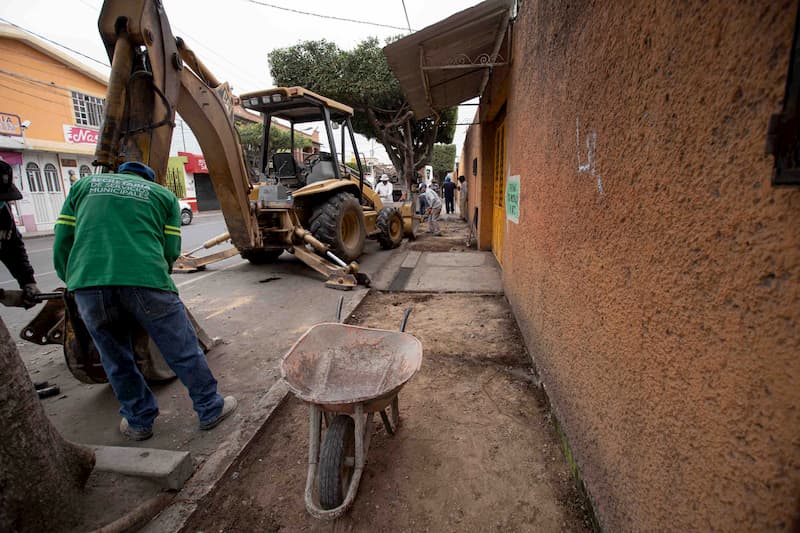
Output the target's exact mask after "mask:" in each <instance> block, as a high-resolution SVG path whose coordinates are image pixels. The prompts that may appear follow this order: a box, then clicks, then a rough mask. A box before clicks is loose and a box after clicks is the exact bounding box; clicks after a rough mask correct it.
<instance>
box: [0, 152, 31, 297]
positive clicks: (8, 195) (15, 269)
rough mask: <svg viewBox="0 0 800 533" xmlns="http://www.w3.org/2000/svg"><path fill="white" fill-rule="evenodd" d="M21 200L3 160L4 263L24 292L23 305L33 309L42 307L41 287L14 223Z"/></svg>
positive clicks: (0, 248)
mask: <svg viewBox="0 0 800 533" xmlns="http://www.w3.org/2000/svg"><path fill="white" fill-rule="evenodd" d="M21 199H22V193H21V192H20V191H19V189H18V188H17V186H16V185H14V173H13V170H12V169H11V165H9V164H8V163H6V162H5V161H3V160H0V261H2V262H3V264H4V265H5V266H6V268H7V269H8V271H9V272H10V273H11V275H12V276H13V277H14V279H15V280H17V283H19V288H20V289H22V297H23V300H22V301H23V303H24V305H25V308H26V309H30V308H31V307H33V306H34V305H36V304H37V303H38V302H36V300H34V297H35V296H36V295H37V294H39V287H37V286H36V279H35V278H34V276H33V267H31V263H30V261H29V260H28V252H27V251H26V250H25V243H23V242H22V235H20V233H19V230H18V229H17V224H16V223H15V222H14V214H13V213H12V212H11V204H9V202H13V201H16V200H21Z"/></svg>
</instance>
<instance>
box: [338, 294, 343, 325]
mask: <svg viewBox="0 0 800 533" xmlns="http://www.w3.org/2000/svg"><path fill="white" fill-rule="evenodd" d="M342 307H344V296H339V301H338V302H337V303H336V322H338V323H340V324H341V323H342Z"/></svg>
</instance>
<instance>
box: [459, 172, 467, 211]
mask: <svg viewBox="0 0 800 533" xmlns="http://www.w3.org/2000/svg"><path fill="white" fill-rule="evenodd" d="M458 209H459V211H461V218H463V219H464V220H466V221H467V222H469V218H468V217H467V179H466V178H465V177H464V176H459V177H458Z"/></svg>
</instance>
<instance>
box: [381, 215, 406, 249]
mask: <svg viewBox="0 0 800 533" xmlns="http://www.w3.org/2000/svg"><path fill="white" fill-rule="evenodd" d="M375 225H376V226H378V229H379V230H380V233H378V244H380V245H381V248H383V249H384V250H391V249H392V248H397V247H398V246H400V243H401V242H403V215H402V213H400V210H399V209H397V208H396V207H384V208H383V209H381V210H380V212H379V213H378V219H377V220H376V221H375Z"/></svg>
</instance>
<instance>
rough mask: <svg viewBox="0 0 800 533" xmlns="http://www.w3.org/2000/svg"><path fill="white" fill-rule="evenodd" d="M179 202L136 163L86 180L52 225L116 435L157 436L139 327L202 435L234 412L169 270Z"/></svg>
mask: <svg viewBox="0 0 800 533" xmlns="http://www.w3.org/2000/svg"><path fill="white" fill-rule="evenodd" d="M180 232H181V216H180V208H179V206H178V199H177V198H176V197H175V195H174V194H173V193H172V192H170V191H169V190H168V189H166V188H165V187H162V186H161V185H158V184H156V183H155V172H153V170H152V169H151V168H150V167H148V166H147V165H145V164H143V163H139V162H128V163H123V164H122V165H120V167H119V173H115V174H95V175H91V176H86V177H84V178H82V179H80V180H78V181H77V182H75V184H74V185H73V186H72V187H71V188H70V191H69V195H68V196H67V199H66V201H65V202H64V207H63V208H62V209H61V214H60V215H59V217H58V220H57V221H56V227H55V242H54V243H53V262H54V264H55V270H56V273H57V274H58V277H59V278H61V279H62V280H64V281H65V282H66V284H67V290H69V291H74V294H75V302H76V303H77V305H78V311H79V312H80V315H81V318H82V319H83V321H84V323H85V324H86V327H87V329H88V330H89V334H90V335H91V337H92V340H93V341H94V344H95V346H96V347H97V350H98V352H99V353H100V359H101V361H102V363H103V368H104V369H105V371H106V374H107V376H108V381H109V382H110V383H111V387H112V388H113V389H114V394H115V395H116V397H117V400H118V401H119V402H120V404H121V408H120V414H121V415H122V417H123V418H122V420H121V422H120V431H121V432H122V434H123V435H125V436H126V437H127V438H129V439H131V440H145V439H148V438H150V437H151V436H152V435H153V422H154V421H155V419H156V417H157V416H158V404H157V402H156V398H155V396H154V395H153V392H152V391H151V390H150V388H149V387H148V386H147V383H146V382H145V379H144V376H142V373H141V372H140V371H139V369H138V367H137V366H136V362H135V356H134V352H133V348H132V344H131V338H132V335H133V329H134V323H139V324H140V325H141V326H142V327H144V329H145V330H146V331H147V333H148V334H149V335H150V337H151V338H152V339H153V341H154V342H155V343H156V346H158V349H159V351H160V352H161V354H162V355H163V356H164V360H165V361H166V362H167V364H168V365H169V366H170V368H171V369H172V370H173V372H175V374H176V375H177V376H178V378H179V379H180V380H181V382H182V383H183V384H184V385H185V386H186V388H187V389H188V390H189V396H190V397H191V399H192V404H193V406H194V410H195V411H196V412H197V415H198V417H199V419H200V429H211V428H213V427H214V426H216V425H217V424H219V422H221V421H222V420H223V419H224V418H225V417H227V416H228V415H230V414H231V413H232V412H233V411H234V410H235V409H236V399H235V398H234V397H233V396H228V397H226V398H222V396H220V394H219V393H218V392H217V380H216V379H214V376H213V374H212V373H211V370H210V369H209V368H208V363H207V362H206V359H205V356H204V354H203V352H202V350H201V348H200V344H199V342H198V340H197V334H196V333H195V330H194V328H193V327H192V324H191V322H190V321H189V318H188V315H187V313H186V309H185V308H184V306H183V303H182V302H181V300H180V298H178V289H177V288H176V287H175V283H173V281H172V278H171V277H170V272H171V271H172V263H173V262H174V261H175V259H177V257H178V256H179V255H180V251H181V233H180Z"/></svg>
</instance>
